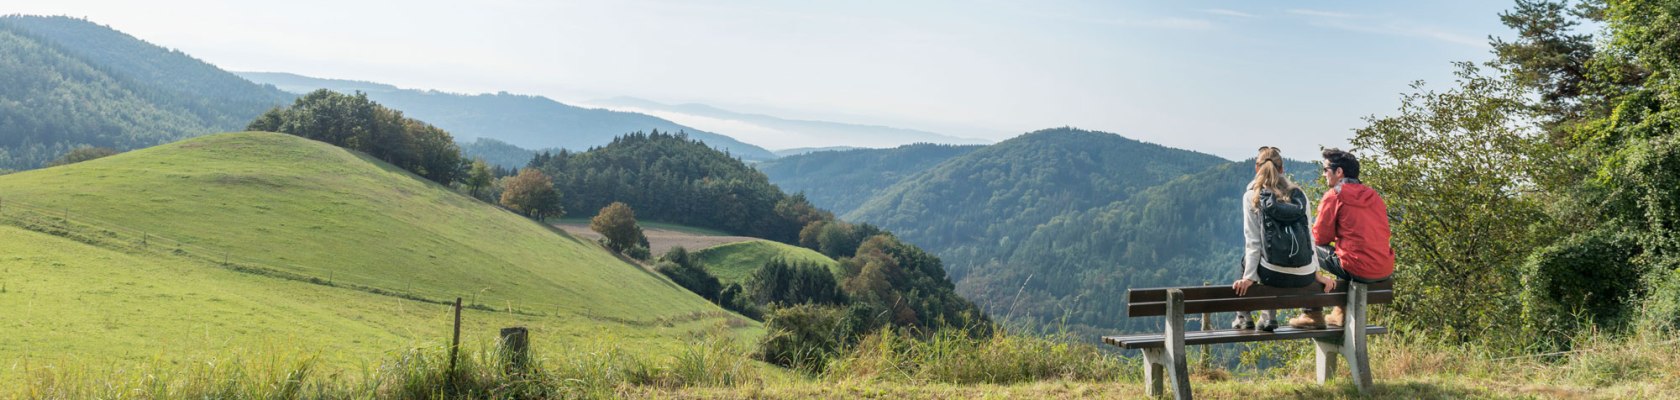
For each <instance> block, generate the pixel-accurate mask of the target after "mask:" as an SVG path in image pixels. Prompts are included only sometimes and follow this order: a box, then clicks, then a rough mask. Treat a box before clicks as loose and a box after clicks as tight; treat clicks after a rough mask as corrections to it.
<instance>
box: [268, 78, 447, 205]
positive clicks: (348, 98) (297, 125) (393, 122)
mask: <svg viewBox="0 0 1680 400" xmlns="http://www.w3.org/2000/svg"><path fill="white" fill-rule="evenodd" d="M246 129H247V130H253V131H267V132H280V133H290V134H293V135H298V136H302V137H306V138H310V139H315V140H319V141H323V142H327V143H331V144H333V145H336V146H340V147H344V148H347V149H351V150H356V151H360V152H363V153H367V154H368V155H371V156H373V157H374V158H378V159H380V160H383V161H385V162H387V163H391V164H392V165H396V166H398V167H401V168H403V169H406V170H408V171H409V172H413V173H414V174H415V175H420V176H423V177H426V179H430V180H432V181H433V182H437V183H441V184H445V185H448V184H451V183H454V182H455V181H456V180H459V179H462V178H464V177H465V175H466V170H465V165H463V162H462V159H461V150H460V149H459V148H458V147H456V146H455V140H454V139H452V138H450V137H449V133H448V132H444V131H443V130H442V129H438V128H437V127H435V126H431V125H428V124H426V123H424V122H420V121H417V120H414V119H409V118H404V117H403V113H402V112H401V111H396V110H392V109H389V108H385V106H382V105H379V103H375V102H373V101H371V100H368V98H367V95H366V94H363V93H357V94H355V95H343V94H339V93H336V92H333V91H329V90H325V89H322V90H317V91H314V92H310V93H309V94H306V95H304V96H303V97H300V98H298V99H297V101H295V102H293V103H292V105H291V106H290V107H287V108H284V109H282V108H275V109H272V110H269V111H268V112H267V113H264V114H263V115H262V116H259V117H257V119H256V120H254V121H251V124H250V125H249V126H247V127H246Z"/></svg>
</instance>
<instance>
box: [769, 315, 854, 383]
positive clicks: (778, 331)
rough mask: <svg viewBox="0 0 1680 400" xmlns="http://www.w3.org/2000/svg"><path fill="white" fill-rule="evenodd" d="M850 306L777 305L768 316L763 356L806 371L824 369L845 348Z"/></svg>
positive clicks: (772, 362) (819, 371)
mask: <svg viewBox="0 0 1680 400" xmlns="http://www.w3.org/2000/svg"><path fill="white" fill-rule="evenodd" d="M846 315H847V313H846V309H844V308H840V307H826V306H819V305H813V304H799V305H792V306H786V307H778V308H774V309H772V310H771V311H770V313H769V315H768V316H767V318H765V320H764V330H765V332H766V333H765V335H764V338H763V339H762V340H760V341H759V357H760V358H761V359H763V360H764V361H765V362H769V363H771V364H776V365H780V366H783V367H788V368H792V369H795V370H799V371H803V372H806V373H812V374H815V373H821V372H822V371H823V368H825V367H826V366H827V364H828V360H829V359H830V358H832V357H834V356H835V355H837V354H839V353H840V352H841V351H842V350H844V348H845V346H846V345H847V344H848V343H847V341H848V338H849V335H846V334H845V333H846V329H845V326H846Z"/></svg>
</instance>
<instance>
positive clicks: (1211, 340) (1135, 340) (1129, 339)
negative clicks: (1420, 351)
mask: <svg viewBox="0 0 1680 400" xmlns="http://www.w3.org/2000/svg"><path fill="white" fill-rule="evenodd" d="M1385 333H1388V327H1384V326H1367V327H1365V334H1367V335H1380V334H1385ZM1342 334H1343V329H1342V328H1336V327H1331V328H1328V329H1296V328H1291V327H1287V326H1284V327H1279V328H1278V329H1277V331H1274V332H1265V331H1259V330H1252V329H1224V330H1217V331H1194V332H1185V333H1184V344H1185V345H1207V344H1219V343H1243V342H1262V341H1269V340H1290V339H1310V338H1331V337H1340V336H1342ZM1165 341H1166V339H1165V338H1164V335H1162V334H1158V333H1157V334H1144V335H1126V336H1104V337H1103V343H1108V344H1111V345H1115V346H1119V347H1121V348H1125V349H1143V348H1158V347H1161V346H1162V343H1164V342H1165Z"/></svg>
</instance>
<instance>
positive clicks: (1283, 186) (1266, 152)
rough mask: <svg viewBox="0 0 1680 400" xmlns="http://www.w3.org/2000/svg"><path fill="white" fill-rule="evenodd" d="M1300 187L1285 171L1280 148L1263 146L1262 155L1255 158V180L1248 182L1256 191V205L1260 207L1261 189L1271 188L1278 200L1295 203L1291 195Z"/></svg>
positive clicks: (1250, 188)
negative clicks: (1279, 151)
mask: <svg viewBox="0 0 1680 400" xmlns="http://www.w3.org/2000/svg"><path fill="white" fill-rule="evenodd" d="M1298 188H1300V187H1299V186H1295V182H1291V181H1290V180H1289V175H1285V174H1284V173H1283V155H1281V154H1279V153H1278V148H1276V147H1271V146H1266V147H1261V148H1260V155H1259V156H1258V157H1255V158H1254V181H1253V182H1249V184H1248V189H1249V190H1253V191H1255V192H1256V193H1255V196H1254V200H1253V201H1254V207H1255V208H1260V196H1259V191H1260V189H1271V191H1272V195H1273V196H1274V197H1275V198H1277V199H1278V200H1280V201H1283V202H1285V203H1293V202H1294V201H1292V199H1290V197H1292V194H1293V193H1294V190H1295V189H1298Z"/></svg>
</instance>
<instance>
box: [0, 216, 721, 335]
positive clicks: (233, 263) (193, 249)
mask: <svg viewBox="0 0 1680 400" xmlns="http://www.w3.org/2000/svg"><path fill="white" fill-rule="evenodd" d="M0 223H5V224H10V225H13V226H16V227H19V228H23V229H27V230H31V231H36V232H41V233H46V234H51V235H55V236H60V237H64V238H67V239H71V240H75V241H79V242H83V243H87V244H90V245H95V246H100V247H106V248H113V249H117V250H123V251H131V252H143V253H150V254H158V255H164V256H170V257H178V258H186V259H191V260H195V261H199V262H205V263H210V264H213V265H216V266H219V267H222V268H225V269H229V270H233V271H237V272H244V273H251V274H258V275H264V276H269V277H275V278H281V279H289V280H294V281H301V282H308V283H313V284H318V285H326V286H333V287H340V288H346V289H353V290H359V291H363V292H368V293H373V294H377V295H383V296H390V297H396V298H401V299H407V300H412V301H418V302H424V303H432V304H438V305H449V306H453V305H454V301H455V299H456V298H458V297H459V298H462V299H463V303H464V304H463V307H465V308H469V309H477V310H482V311H495V312H507V313H512V314H519V315H525V316H561V315H566V314H572V315H581V316H583V317H585V318H589V319H593V320H598V321H607V322H614V323H619V324H624V325H630V326H653V325H669V324H672V323H677V322H684V321H690V320H698V319H704V318H706V317H709V316H712V314H718V313H721V312H718V313H714V312H691V313H684V314H676V315H667V316H660V317H655V318H652V319H634V318H624V317H618V316H613V315H604V314H597V313H595V312H593V311H591V310H590V309H589V308H588V307H583V308H581V309H579V308H578V307H576V306H568V305H563V304H557V303H547V302H542V301H533V300H531V299H526V298H511V297H503V296H500V295H498V294H496V293H493V291H494V290H493V289H495V288H494V287H486V288H483V289H480V290H477V291H474V292H471V293H459V292H445V291H437V290H431V289H428V288H425V287H424V286H422V287H419V288H416V287H415V285H414V283H413V282H412V281H395V280H392V279H389V277H380V276H373V275H368V274H363V273H357V272H353V271H347V270H343V269H335V268H331V267H328V266H320V265H305V264H299V263H290V262H284V261H280V260H274V259H272V258H271V257H270V258H266V259H265V258H259V257H253V256H252V255H251V254H242V253H236V252H235V251H234V250H233V249H232V248H230V247H226V246H217V245H214V244H210V243H205V242H204V241H202V240H200V239H193V238H182V237H170V236H166V235H159V234H155V233H152V232H151V231H148V230H145V229H139V228H134V227H132V226H126V225H124V224H119V223H115V222H111V221H109V220H105V219H101V218H98V217H94V216H91V215H86V214H77V213H76V212H75V210H74V209H71V208H69V207H48V206H43V205H39V204H32V203H27V202H23V201H19V200H17V199H16V198H15V197H4V198H0ZM567 309H573V310H574V312H572V313H567V312H566V310H567Z"/></svg>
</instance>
